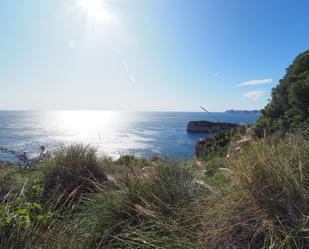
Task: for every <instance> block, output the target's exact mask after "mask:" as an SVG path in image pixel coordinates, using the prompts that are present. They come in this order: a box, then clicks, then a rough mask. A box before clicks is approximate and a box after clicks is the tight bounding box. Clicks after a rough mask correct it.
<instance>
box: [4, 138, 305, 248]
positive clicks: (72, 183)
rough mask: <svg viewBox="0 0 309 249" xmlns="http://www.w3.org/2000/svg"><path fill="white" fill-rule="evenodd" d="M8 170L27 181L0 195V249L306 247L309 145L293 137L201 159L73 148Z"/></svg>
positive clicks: (301, 139) (19, 180)
mask: <svg viewBox="0 0 309 249" xmlns="http://www.w3.org/2000/svg"><path fill="white" fill-rule="evenodd" d="M220 155H221V154H220ZM222 167H223V168H225V167H226V168H227V169H224V170H222ZM12 172H15V173H12V175H11V176H10V178H6V179H13V180H12V183H14V182H17V181H16V177H17V178H18V182H21V179H24V181H25V182H26V183H25V184H21V185H18V186H20V187H16V188H15V190H14V191H13V192H10V191H7V190H6V193H7V192H9V195H6V197H5V198H4V195H3V193H0V194H1V197H2V200H3V202H2V204H1V205H0V207H1V212H0V218H1V222H0V223H1V225H0V247H1V248H4V249H7V248H18V249H19V248H26V249H27V248H28V249H30V248H31V249H36V248H39V249H45V248H46V249H47V248H48V249H62V248H65V249H71V248H72V249H73V248H74V249H75V248H76V249H84V248H86V249H88V248H89V249H90V248H104V249H112V248H162V249H163V248H189V249H190V248H192V249H196V248H209V249H231V248H237V249H242V248H243V249H245V248H252V249H261V248H265V249H266V248H273V249H277V248H278V249H279V248H288V249H292V248H293V249H294V248H299V249H303V248H308V246H309V245H308V237H309V234H308V232H309V210H308V208H309V196H308V188H309V142H308V141H307V140H305V139H304V138H302V137H298V136H295V135H287V136H286V137H285V138H274V137H272V138H264V139H261V140H258V141H252V142H250V143H247V144H245V145H244V146H242V148H241V149H240V151H238V152H235V155H233V156H232V157H230V158H228V159H226V158H223V157H222V156H221V157H220V156H218V157H212V159H211V160H208V161H206V162H204V163H199V164H198V165H197V164H196V163H195V162H194V161H182V162H175V163H173V162H169V161H166V160H161V159H153V160H152V159H136V158H134V157H132V156H124V157H122V158H120V159H119V160H117V161H113V160H112V159H110V158H99V157H98V156H97V154H96V151H95V150H94V149H93V148H92V147H89V146H82V145H73V146H69V147H62V148H60V149H59V150H58V151H56V152H55V153H54V154H53V156H52V157H51V158H49V159H47V160H45V161H44V162H41V166H40V167H38V168H37V170H36V171H31V172H29V173H28V174H25V173H22V172H19V171H12ZM16 172H17V173H16ZM226 172H228V174H226ZM107 173H108V174H109V175H112V176H113V178H114V179H113V182H112V184H111V182H110V181H107V179H108V178H110V176H107V175H106V174H107ZM4 175H5V174H4ZM33 176H35V177H33ZM26 179H28V180H26ZM110 179H111V178H110ZM10 181H11V180H10ZM8 185H9V184H8ZM9 186H11V185H9ZM8 197H9V198H8Z"/></svg>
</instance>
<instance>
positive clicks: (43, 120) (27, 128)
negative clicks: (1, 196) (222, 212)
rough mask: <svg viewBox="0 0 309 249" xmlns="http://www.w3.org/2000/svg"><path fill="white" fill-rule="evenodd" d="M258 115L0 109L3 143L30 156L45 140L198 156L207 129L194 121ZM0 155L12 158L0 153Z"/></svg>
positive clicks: (108, 150)
mask: <svg viewBox="0 0 309 249" xmlns="http://www.w3.org/2000/svg"><path fill="white" fill-rule="evenodd" d="M257 117H258V115H257V114H229V113H211V114H208V113H206V112H119V111H54V112H30V111H0V147H5V148H8V149H12V150H15V151H19V152H27V153H28V154H30V155H35V154H36V153H38V151H39V148H40V146H41V145H44V146H46V147H47V148H48V149H49V150H53V149H54V148H55V147H56V146H58V145H60V144H64V145H67V144H72V143H84V144H91V145H93V146H95V147H96V148H97V149H98V151H99V152H100V153H103V154H105V155H108V156H112V157H119V155H121V154H124V153H135V155H137V156H152V155H160V156H168V157H172V158H188V157H191V156H193V152H194V143H195V142H196V141H197V140H198V139H199V138H207V137H209V135H208V134H190V133H187V131H186V125H187V123H188V122H189V121H190V120H209V121H222V122H223V121H224V122H233V123H242V124H246V123H252V122H254V121H255V120H256V119H257ZM0 160H11V158H9V156H8V155H6V154H3V153H0Z"/></svg>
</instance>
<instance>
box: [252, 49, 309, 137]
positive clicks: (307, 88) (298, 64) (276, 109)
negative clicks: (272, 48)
mask: <svg viewBox="0 0 309 249" xmlns="http://www.w3.org/2000/svg"><path fill="white" fill-rule="evenodd" d="M257 125H259V127H263V128H265V129H267V131H269V132H270V133H272V132H274V131H277V130H282V131H283V132H286V131H298V132H299V131H301V132H303V133H305V134H306V135H309V130H308V127H309V50H307V51H305V52H303V53H301V54H300V55H298V56H297V57H296V58H295V60H294V61H293V64H292V65H290V66H289V68H288V69H287V70H286V75H285V76H284V77H283V79H281V80H280V83H279V84H278V85H277V86H276V87H275V88H274V89H273V90H272V99H271V101H270V102H269V104H268V105H267V106H266V107H265V108H264V109H263V110H262V117H261V118H260V120H259V121H258V122H257Z"/></svg>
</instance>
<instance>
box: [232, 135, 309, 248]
mask: <svg viewBox="0 0 309 249" xmlns="http://www.w3.org/2000/svg"><path fill="white" fill-rule="evenodd" d="M230 167H231V169H232V170H233V172H234V174H235V176H236V177H237V180H238V181H239V185H241V186H243V187H244V188H245V189H246V190H247V191H249V193H250V194H251V195H252V197H253V198H254V200H255V202H256V203H257V204H258V205H260V207H261V208H262V209H264V210H265V212H266V213H267V214H268V215H269V217H270V218H271V220H272V222H273V224H274V227H276V229H274V230H273V231H272V232H271V233H272V234H269V235H268V237H269V238H268V240H271V241H269V244H270V245H272V247H273V248H277V247H276V246H278V245H280V243H284V247H283V248H297V247H299V248H305V247H306V246H309V244H308V238H309V230H308V228H309V223H308V218H309V142H308V141H307V140H305V139H304V138H302V137H299V136H296V135H287V136H286V137H285V138H277V139H274V138H265V139H263V140H260V141H257V142H252V143H250V144H249V146H247V147H245V148H243V149H242V150H241V152H240V154H239V155H238V156H237V157H235V158H234V159H232V160H231V166H230Z"/></svg>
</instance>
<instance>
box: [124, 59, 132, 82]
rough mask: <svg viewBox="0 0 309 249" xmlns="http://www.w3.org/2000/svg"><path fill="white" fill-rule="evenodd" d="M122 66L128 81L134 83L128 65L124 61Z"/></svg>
mask: <svg viewBox="0 0 309 249" xmlns="http://www.w3.org/2000/svg"><path fill="white" fill-rule="evenodd" d="M122 66H123V68H124V70H125V71H126V73H127V75H128V77H129V79H130V81H131V82H132V83H134V82H135V78H134V76H133V74H132V73H131V71H130V68H129V66H128V63H126V62H125V61H122Z"/></svg>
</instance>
